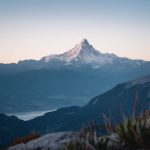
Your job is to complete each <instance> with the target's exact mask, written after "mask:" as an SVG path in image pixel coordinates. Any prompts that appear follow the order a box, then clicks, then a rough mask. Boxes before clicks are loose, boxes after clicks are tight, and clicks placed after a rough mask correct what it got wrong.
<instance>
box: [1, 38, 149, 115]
mask: <svg viewBox="0 0 150 150" xmlns="http://www.w3.org/2000/svg"><path fill="white" fill-rule="evenodd" d="M147 74H150V62H149V61H144V60H131V59H128V58H124V57H118V56H116V55H115V54H109V53H105V54H103V53H101V52H100V51H98V50H96V49H95V48H94V47H93V46H92V45H91V44H89V42H88V41H87V40H86V39H83V40H82V41H81V42H80V43H79V44H77V45H76V46H75V47H74V48H72V49H71V50H69V51H67V52H65V53H63V54H54V55H49V56H45V57H42V58H41V59H40V60H24V61H19V62H18V63H17V64H0V112H1V113H14V112H28V111H40V110H50V109H57V108H60V107H62V106H71V105H78V106H83V105H84V104H86V103H88V101H89V100H90V99H91V98H92V97H94V96H95V95H99V94H101V93H104V92H106V91H107V90H109V89H111V88H112V87H113V86H115V85H116V84H118V83H121V82H123V81H127V80H130V79H134V78H136V77H139V76H143V75H147Z"/></svg>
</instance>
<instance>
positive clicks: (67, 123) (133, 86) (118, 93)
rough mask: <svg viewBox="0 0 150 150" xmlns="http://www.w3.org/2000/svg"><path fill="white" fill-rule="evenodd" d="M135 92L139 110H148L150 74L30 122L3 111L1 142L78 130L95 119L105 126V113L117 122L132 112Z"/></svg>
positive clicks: (0, 131)
mask: <svg viewBox="0 0 150 150" xmlns="http://www.w3.org/2000/svg"><path fill="white" fill-rule="evenodd" d="M136 95H137V96H138V102H137V103H138V107H137V112H139V113H140V112H141V111H142V110H143V109H144V110H148V109H149V107H150V106H149V105H148V104H149V102H150V75H149V76H145V77H142V78H138V79H136V80H132V81H128V82H124V83H121V84H118V85H117V86H115V87H114V88H112V89H111V90H109V91H107V92H105V93H104V94H101V95H99V96H96V97H94V98H93V99H91V100H90V101H89V103H88V104H86V105H85V106H83V107H77V106H72V107H66V108H60V109H58V110H57V111H53V112H49V113H46V114H45V115H44V116H40V117H37V118H35V119H32V120H29V121H22V120H19V119H18V118H16V117H13V116H12V117H8V116H6V115H2V114H1V115H0V133H1V136H0V145H1V144H3V143H7V142H8V141H10V140H11V139H13V138H15V137H17V136H21V135H26V134H27V133H30V132H33V131H34V132H35V131H36V132H40V133H41V134H45V133H49V132H58V131H76V130H78V129H80V128H81V127H82V126H83V125H86V124H88V123H90V122H91V121H93V120H94V121H96V122H97V123H99V124H100V125H104V118H103V116H102V114H106V115H109V114H110V113H111V119H112V120H113V121H114V122H117V121H122V119H123V118H122V115H123V114H122V111H123V113H124V114H125V115H127V116H131V115H132V113H133V108H134V104H135V98H136ZM4 127H5V128H4Z"/></svg>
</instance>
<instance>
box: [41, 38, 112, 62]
mask: <svg viewBox="0 0 150 150" xmlns="http://www.w3.org/2000/svg"><path fill="white" fill-rule="evenodd" d="M110 55H111V54H110ZM42 60H44V61H45V62H51V61H53V62H54V61H57V62H58V61H61V62H63V63H65V65H67V64H104V63H111V62H112V58H111V57H110V56H109V55H108V54H106V55H105V54H102V53H100V52H99V51H98V50H96V49H95V48H94V47H93V46H92V45H91V44H89V42H88V40H87V39H83V40H82V41H81V42H80V43H79V44H77V45H76V46H75V47H74V48H72V49H71V50H69V51H66V52H64V53H63V54H58V55H49V56H46V57H43V58H42Z"/></svg>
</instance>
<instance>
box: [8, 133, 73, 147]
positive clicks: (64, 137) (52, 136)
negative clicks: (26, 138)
mask: <svg viewBox="0 0 150 150" xmlns="http://www.w3.org/2000/svg"><path fill="white" fill-rule="evenodd" d="M74 137H75V133H74V132H56V133H49V134H46V135H44V136H42V137H40V138H38V139H35V140H32V141H30V142H28V143H26V144H23V143H22V144H18V145H15V146H12V147H10V148H8V150H50V149H52V150H61V149H63V145H64V143H67V142H69V141H71V140H73V138H74Z"/></svg>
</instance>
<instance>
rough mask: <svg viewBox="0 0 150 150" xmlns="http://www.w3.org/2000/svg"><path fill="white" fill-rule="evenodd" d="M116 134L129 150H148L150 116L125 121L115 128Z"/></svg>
mask: <svg viewBox="0 0 150 150" xmlns="http://www.w3.org/2000/svg"><path fill="white" fill-rule="evenodd" d="M116 133H117V134H118V135H119V137H120V140H121V142H122V143H123V144H124V145H125V147H127V148H129V149H139V148H144V149H147V148H150V114H149V113H145V114H144V115H143V116H139V117H132V118H130V119H127V120H126V121H124V122H123V123H122V124H120V125H119V126H118V127H117V128H116Z"/></svg>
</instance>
